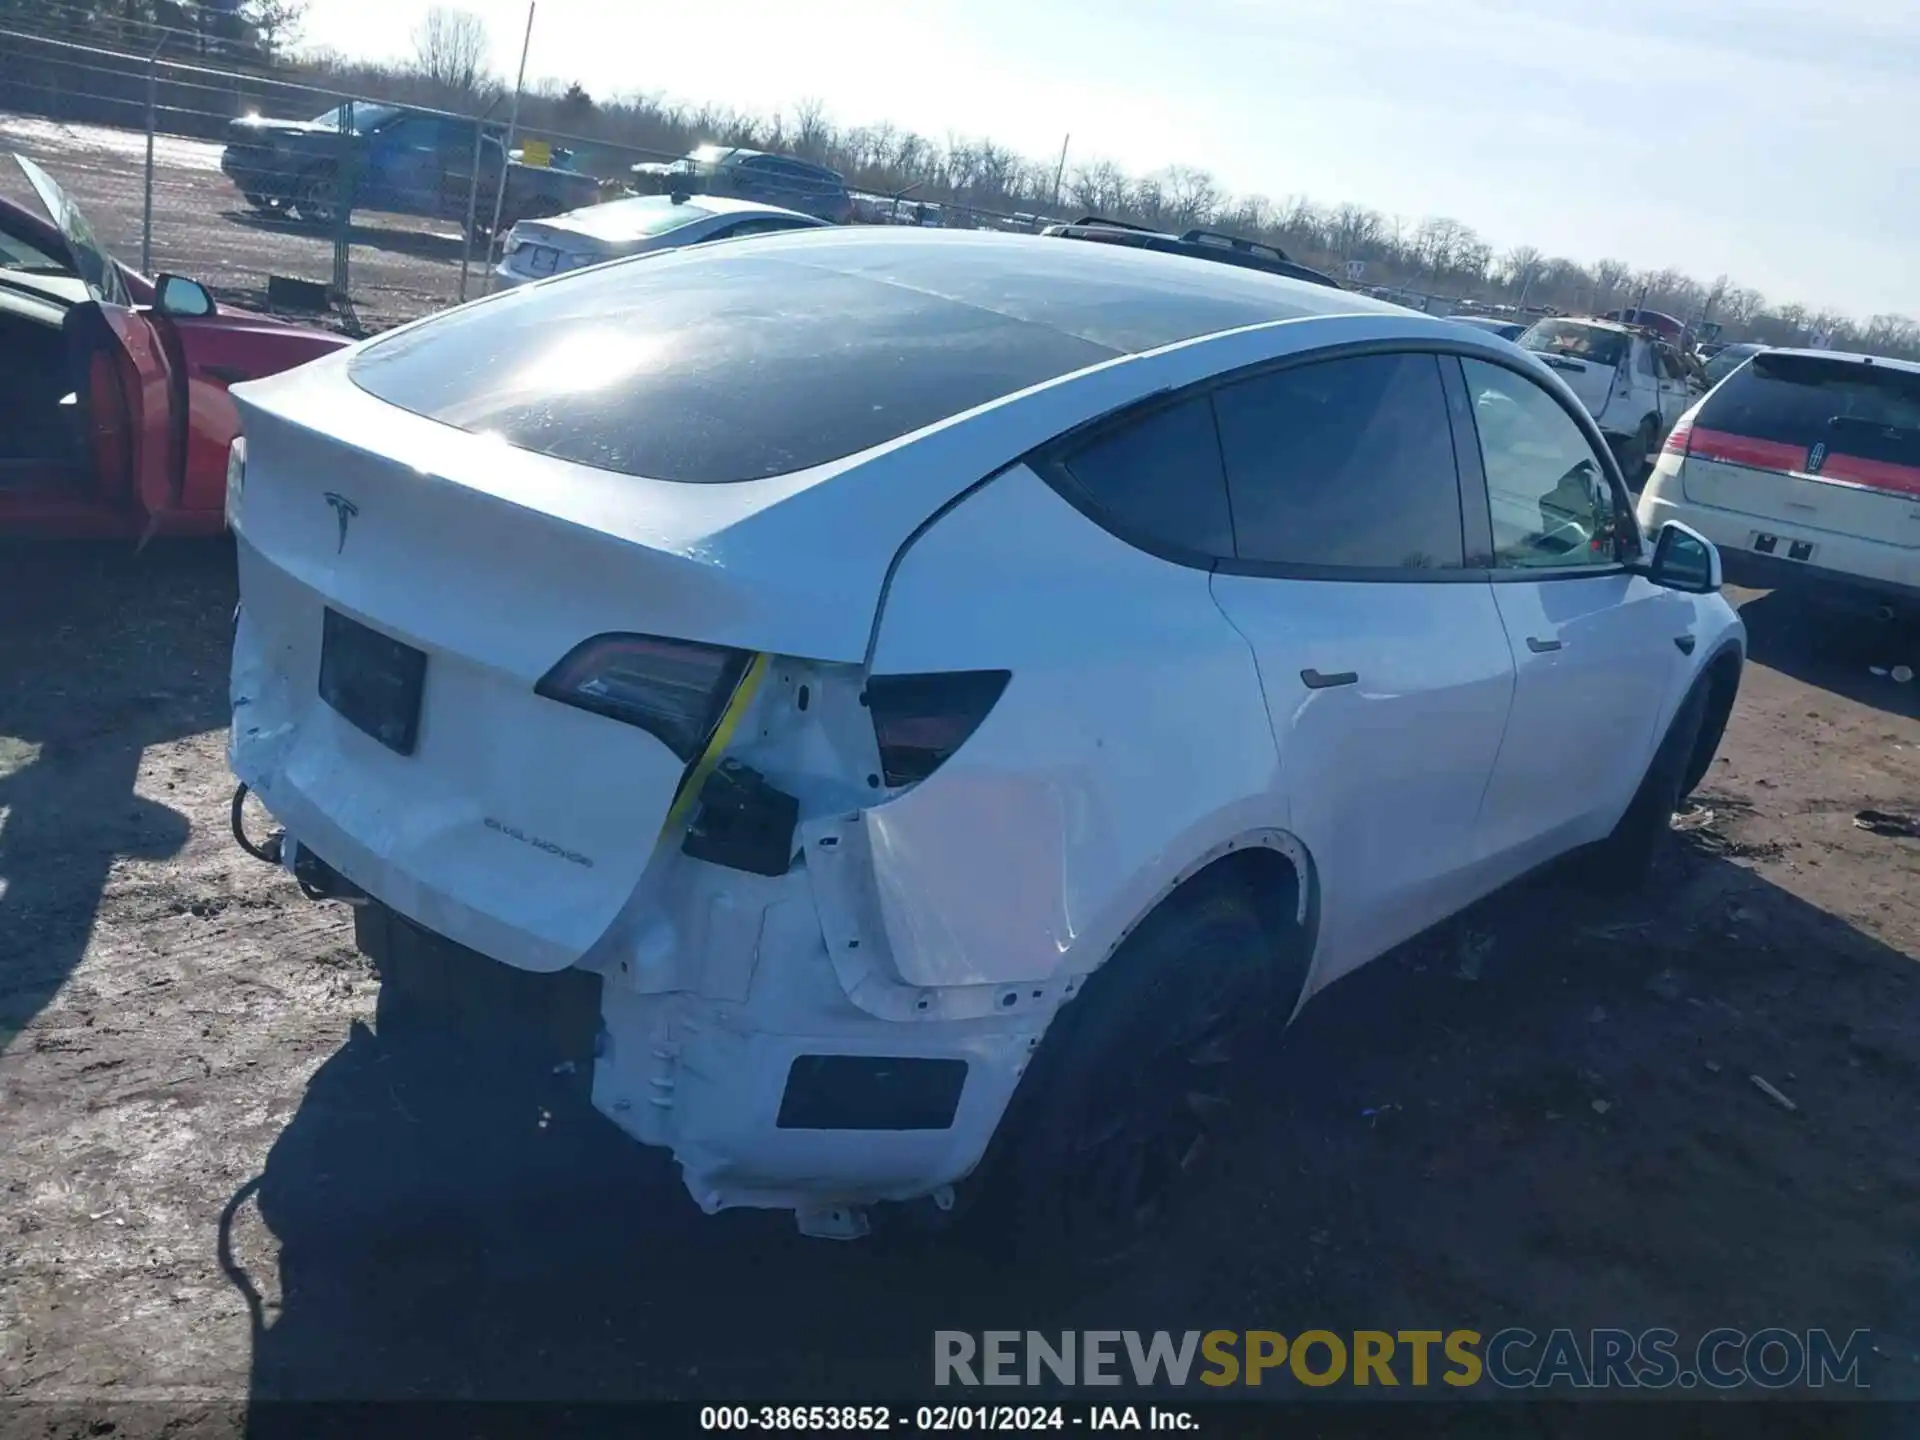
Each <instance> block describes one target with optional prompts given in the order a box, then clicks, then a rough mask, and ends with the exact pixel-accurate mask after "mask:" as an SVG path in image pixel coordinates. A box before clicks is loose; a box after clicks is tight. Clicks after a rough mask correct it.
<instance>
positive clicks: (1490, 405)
mask: <svg viewBox="0 0 1920 1440" xmlns="http://www.w3.org/2000/svg"><path fill="white" fill-rule="evenodd" d="M235 395H236V398H237V399H238V402H239V405H240V408H241V411H242V414H243V416H244V421H245V432H246V434H245V441H244V447H245V448H244V452H243V455H240V456H236V463H235V465H234V467H233V470H234V473H233V479H232V482H231V483H232V489H233V493H232V495H231V497H230V500H231V504H230V508H231V512H232V515H233V528H234V530H235V532H236V536H237V541H238V550H239V566H240V588H241V595H242V609H241V613H240V615H239V618H238V624H237V635H236V641H235V647H234V661H233V679H232V702H233V731H232V741H231V759H232V765H233V768H234V771H235V773H236V774H237V776H238V777H239V779H240V780H241V782H243V786H242V791H241V793H240V794H239V795H237V796H236V816H237V815H238V810H239V803H238V802H239V801H240V800H241V799H243V798H244V795H245V792H246V790H248V789H250V790H251V791H252V792H253V793H255V794H256V795H257V796H258V797H259V799H260V800H261V801H263V802H264V803H265V805H266V806H267V807H268V809H269V810H270V811H271V812H272V813H273V815H274V817H275V818H276V820H277V822H278V823H279V824H280V825H281V826H282V827H284V841H283V842H282V843H281V844H280V845H279V846H278V847H277V849H278V854H279V858H280V859H281V860H282V862H283V863H285V864H287V865H288V866H289V867H290V868H292V869H294V870H295V872H296V873H297V874H299V875H300V876H301V877H302V879H303V881H304V882H305V883H306V884H307V887H308V889H309V891H310V892H311V893H315V894H338V895H346V896H349V897H351V898H353V899H355V900H356V901H359V902H361V903H363V905H365V906H366V907H367V909H365V910H363V914H369V913H371V914H377V915H384V916H389V917H392V916H395V915H397V916H398V917H402V920H403V922H404V923H401V924H398V925H396V926H395V927H391V928H394V929H395V932H396V933H397V932H398V931H399V930H404V931H405V932H406V933H408V934H414V935H421V934H425V935H431V936H435V937H440V939H441V940H443V941H451V942H454V945H455V946H457V947H460V948H458V949H454V948H453V947H448V948H449V949H451V950H452V951H453V953H455V954H457V955H459V956H460V965H464V966H465V967H466V970H465V973H467V974H469V975H471V976H472V977H473V979H474V982H475V983H476V984H478V983H479V981H480V979H481V977H482V975H483V973H486V972H495V971H496V969H497V967H501V966H505V967H515V968H517V969H518V970H521V971H534V972H541V971H544V972H557V971H563V970H578V971H585V972H589V975H590V976H591V977H593V980H592V983H593V984H594V985H595V986H596V987H597V990H598V1016H597V1033H596V1034H595V1035H594V1037H593V1040H594V1043H593V1047H592V1053H593V1055H594V1059H593V1062H592V1097H593V1103H594V1104H595V1106H597V1107H598V1108H599V1109H600V1110H601V1111H602V1112H603V1113H604V1114H605V1115H606V1116H607V1117H609V1118H610V1119H611V1120H612V1121H613V1122H614V1123H615V1124H616V1125H618V1126H620V1127H622V1128H623V1129H625V1130H626V1131H628V1132H629V1133H630V1134H632V1135H633V1136H634V1137H635V1138H637V1139H639V1140H641V1141H644V1142H646V1143H648V1144H653V1145H662V1146H669V1147H671V1148H672V1151H673V1153H674V1154H675V1156H676V1157H677V1158H678V1161H679V1164H680V1167H681V1170H682V1173H683V1175H684V1178H685V1181H686V1184H687V1186H688V1188H689V1189H690V1191H691V1192H692V1194H693V1196H694V1198H695V1199H696V1200H697V1201H698V1203H699V1204H700V1205H701V1206H703V1207H705V1208H706V1209H708V1210H710V1211H712V1210H718V1209H721V1208H723V1207H728V1206H741V1205H746V1206H762V1207H776V1208H787V1209H791V1210H792V1211H794V1212H795V1213H796V1214H797V1216H798V1219H799V1222H800V1224H801V1227H802V1228H803V1229H804V1230H806V1231H808V1232H809V1233H816V1234H829V1235H853V1234H859V1233H863V1232H864V1230H865V1228H866V1225H867V1223H868V1213H869V1207H874V1206H877V1205H879V1204H880V1203H881V1202H889V1201H907V1200H920V1201H930V1202H931V1204H932V1205H933V1206H937V1207H938V1208H940V1209H942V1210H945V1209H949V1208H951V1207H952V1206H953V1205H954V1204H955V1202H956V1198H958V1200H960V1201H961V1202H964V1203H965V1204H970V1203H972V1201H973V1196H974V1195H975V1194H976V1193H984V1194H986V1195H988V1196H993V1195H1000V1196H1002V1197H1010V1201H1009V1203H1010V1204H1011V1208H1010V1209H1009V1210H1008V1211H1005V1212H1003V1213H1007V1214H1012V1215H1015V1216H1017V1217H1018V1224H1019V1226H1020V1227H1021V1228H1022V1231H1023V1233H1025V1234H1028V1235H1031V1236H1033V1237H1035V1238H1036V1239H1039V1240H1044V1241H1045V1242H1046V1243H1047V1244H1048V1245H1050V1246H1052V1247H1054V1248H1055V1250H1056V1251H1057V1252H1065V1253H1071V1254H1075V1255H1081V1256H1086V1257H1089V1258H1100V1257H1103V1256H1110V1255H1116V1254H1120V1253H1124V1252H1125V1250H1126V1249H1127V1248H1128V1246H1129V1244H1130V1243H1131V1241H1132V1239H1133V1237H1135V1236H1136V1235H1137V1234H1138V1233H1139V1232H1140V1230H1141V1228H1142V1227H1143V1226H1145V1225H1146V1224H1148V1223H1149V1222H1150V1221H1151V1219H1152V1218H1153V1217H1155V1216H1157V1215H1158V1214H1160V1213H1162V1210H1163V1201H1164V1199H1165V1198H1166V1196H1167V1195H1168V1194H1169V1193H1170V1192H1171V1187H1172V1186H1173V1184H1174V1182H1175V1181H1177V1180H1178V1179H1179V1178H1180V1177H1181V1176H1182V1175H1183V1174H1184V1173H1185V1172H1186V1171H1187V1170H1188V1169H1190V1168H1191V1166H1192V1164H1193V1162H1194V1160H1195V1158H1196V1157H1197V1155H1198V1154H1199V1151H1200V1149H1201V1145H1200V1141H1201V1139H1202V1138H1203V1135H1204V1128H1205V1125H1206V1122H1207V1119H1208V1116H1209V1114H1210V1113H1211V1110H1212V1107H1211V1106H1210V1105H1209V1104H1208V1103H1206V1101H1207V1093H1208V1089H1207V1085H1206V1084H1204V1083H1203V1082H1204V1081H1205V1080H1206V1079H1207V1077H1208V1075H1209V1073H1210V1070H1209V1067H1208V1066H1207V1065H1206V1064H1205V1063H1204V1062H1205V1061H1207V1060H1209V1059H1213V1058H1217V1057H1218V1056H1219V1055H1220V1054H1221V1053H1223V1048H1222V1047H1223V1046H1224V1044H1225V1043H1226V1041H1227V1040H1228V1039H1229V1038H1230V1035H1231V1033H1233V1032H1237V1031H1238V1030H1239V1029H1241V1028H1243V1027H1244V1026H1246V1025H1249V1024H1254V1023H1259V1022H1261V1021H1263V1020H1264V1021H1268V1022H1270V1023H1272V1024H1274V1025H1276V1026H1277V1025H1280V1024H1284V1023H1285V1022H1286V1021H1287V1020H1288V1019H1289V1018H1290V1016H1291V1015H1292V1014H1293V1013H1294V1011H1295V1010H1296V1008H1297V1007H1298V1005H1299V1003H1300V1002H1301V1001H1302V1000H1303V999H1304V998H1305V997H1306V996H1308V995H1310V994H1311V993H1312V992H1314V991H1315V990H1317V989H1319V988H1320V987H1322V986H1325V985H1327V984H1328V983H1330V982H1331V981H1333V980H1335V979H1337V978H1338V977H1339V976H1341V975H1342V974H1344V973H1346V972H1347V971H1349V970H1352V969H1353V968H1354V967H1355V966H1357V965H1359V964H1361V963H1362V962H1363V961H1366V960H1368V959H1370V958H1372V957H1374V956H1377V955H1379V954H1380V953H1382V952H1383V951H1385V950H1387V949H1388V948H1389V947H1391V946H1393V945H1395V944H1396V943H1398V942H1400V941H1403V940H1406V939H1407V938H1409V937H1410V936H1412V935H1414V934H1415V933H1417V932H1418V931H1420V930H1422V929H1423V928H1425V927H1428V926H1430V925H1432V924H1434V923H1435V922H1436V921H1439V920H1440V919H1442V918H1443V917H1445V916H1447V915H1449V914H1450V913H1452V912H1454V911H1457V910H1459V909H1461V908H1462V907H1463V906H1465V905H1467V904H1468V903H1469V902H1471V901H1473V900H1475V899H1476V898H1478V897H1480V896H1483V895H1485V894H1487V893H1488V892H1489V891H1492V890H1493V889H1495V888H1496V887H1498V886H1500V885H1502V884H1504V883H1506V882H1508V881H1510V880H1512V879H1514V878H1515V877H1516V876H1519V875H1521V874H1522V873H1523V872H1527V871H1530V870H1533V869H1535V868H1536V867H1539V866H1541V865H1542V864H1544V863H1545V862H1548V861H1550V860H1553V859H1555V858H1556V857H1559V856H1561V855H1564V854H1566V853H1567V852H1570V851H1574V850H1576V849H1582V850H1583V851H1584V852H1585V853H1583V855H1582V857H1581V860H1580V863H1582V864H1584V865H1585V866H1586V867H1587V868H1588V869H1589V870H1590V871H1591V872H1592V873H1593V874H1595V875H1596V876H1603V877H1605V878H1606V879H1607V880H1609V881H1611V882H1620V881H1630V880H1632V879H1633V878H1635V877H1636V876H1637V875H1638V874H1639V873H1640V871H1641V870H1643V869H1644V867H1645V864H1646V861H1647V858H1648V856H1649V855H1650V853H1651V852H1652V849H1653V847H1654V845H1655V843H1656V841H1657V840H1658V839H1659V837H1660V836H1662V835H1663V834H1664V832H1665V831H1666V828H1667V822H1668V819H1669V817H1670V815H1671V812H1672V811H1673V809H1674V807H1675V805H1676V803H1677V802H1678V800H1679V798H1680V797H1681V796H1682V795H1683V794H1684V793H1685V792H1687V791H1688V790H1689V789H1691V787H1692V786H1693V785H1694V783H1695V782H1696V781H1697V780H1698V779H1699V777H1700V775H1701V774H1702V773H1703V771H1704V770H1705V768H1706V766H1707V764H1708V762H1709V761H1710V759H1711V757H1712V754H1713V751H1714V748H1715V746H1716V745H1717V743H1718V741H1719V737H1720V733H1721V729H1722V726H1723V725H1724V723H1725V720H1726V715H1727V711H1728V709H1729V708H1730V706H1731V704H1732V702H1733V698H1734V694H1735V690H1736V687H1737V685H1738V681H1739V675H1740V667H1741V663H1742V655H1743V647H1744V631H1743V629H1742V627H1741V625H1740V622H1739V620H1738V619H1737V617H1736V616H1735V615H1734V613H1733V611H1732V610H1731V609H1730V608H1729V606H1728V605H1727V604H1726V603H1725V601H1724V600H1723V599H1722V598H1721V596H1720V595H1719V594H1718V593H1717V590H1718V586H1719V559H1718V555H1717V552H1715V550H1714V549H1713V547H1712V546H1711V545H1710V544H1708V543H1707V542H1706V541H1704V540H1702V539H1701V538H1699V537H1698V536H1697V535H1695V534H1694V533H1693V532H1691V531H1689V530H1687V529H1685V528H1684V527H1681V526H1672V527H1669V528H1667V529H1666V530H1664V531H1663V532H1662V534H1661V535H1660V536H1659V538H1658V543H1657V544H1651V545H1650V544H1649V543H1648V542H1647V540H1646V539H1645V537H1643V536H1642V535H1641V534H1640V532H1639V530H1638V528H1637V525H1636V522H1635V519H1634V514H1633V510H1632V507H1631V505H1630V504H1629V502H1628V498H1627V494H1626V492H1625V490H1624V488H1623V487H1622V484H1621V479H1620V475H1619V472H1618V470H1617V467H1616V466H1615V463H1614V461H1613V459H1612V457H1611V455H1610V454H1609V451H1608V448H1607V446H1606V444H1605V442H1604V440H1603V438H1602V436H1601V435H1600V433H1599V431H1598V430H1597V429H1596V428H1595V426H1594V424H1593V421H1592V420H1591V419H1590V418H1589V417H1588V416H1587V414H1586V412H1585V411H1584V410H1583V409H1582V407H1581V405H1580V402H1579V400H1578V399H1577V398H1576V397H1575V396H1574V395H1573V394H1572V392H1571V391H1569V390H1568V389H1567V387H1566V386H1565V385H1564V384H1563V383H1561V381H1560V380H1559V379H1558V378H1557V377H1556V376H1555V375H1554V374H1553V372H1552V371H1550V370H1548V369H1547V368H1546V367H1545V366H1543V365H1541V364H1540V363H1538V362H1537V361H1536V360H1534V359H1532V358H1531V357H1529V356H1527V355H1525V354H1523V353H1521V352H1519V351H1517V350H1516V349H1515V348H1514V347H1513V346H1511V345H1508V344H1506V343H1504V342H1502V341H1500V340H1498V339H1496V338H1495V337H1493V336H1490V335H1487V336H1483V335H1479V334H1476V333H1475V332H1472V331H1470V330H1467V329H1465V328H1464V327H1461V326H1458V325H1455V324H1451V323H1449V322H1447V321H1444V320H1436V319H1430V318H1427V317H1424V316H1420V315H1416V314H1413V313H1411V312H1409V311H1405V310H1402V309H1399V308H1396V307H1393V306H1389V305H1385V304H1381V303H1377V302H1374V301H1370V300H1366V299H1363V298H1360V297H1358V296H1355V295H1352V294H1347V293H1343V292H1340V291H1337V290H1331V289H1328V288H1326V287H1324V286H1317V285H1309V284H1304V283H1300V282H1296V281H1290V280H1286V279H1281V278H1277V277H1273V276H1268V275H1264V274H1260V273H1257V272H1252V271H1248V270H1244V269H1239V268H1235V267H1230V266H1225V265H1216V264H1211V263H1207V262H1204V261H1200V260H1194V259H1188V258H1184V257H1173V256H1164V255H1159V254H1154V253H1151V252H1142V251H1136V250H1131V249H1122V248H1118V247H1104V246H1093V245H1085V246H1079V245H1075V246H1062V245H1057V244H1053V243H1051V242H1048V241H1045V240H1039V239H1034V238H1031V237H1019V236H1003V235H984V234H945V233H937V232H933V233H929V232H919V231H913V230H900V229H891V228H889V229H885V230H874V231H866V232H860V231H825V230H822V231H813V232H801V233H798V234H794V235H785V236H778V237H770V238H767V239H755V240H746V241H741V242H739V243H736V244H731V245H726V246H715V247H711V248H707V249H700V248H695V249H692V250H687V251H682V252H678V253H674V254H669V255H664V256H657V257H651V258H646V259H642V260H635V261H628V262H621V263H616V264H613V265H609V266H605V267H601V268H599V269H596V270H593V271H588V272H584V273H582V274H579V275H573V276H567V277H564V278H561V279H557V280H553V281H546V282H541V283H538V284H535V285H531V286H528V287H525V288H523V289H519V290H516V291H513V292H511V293H508V294H504V295H500V296H496V297H492V298H489V299H487V300H484V301H481V302H480V303H478V304H474V305H469V306H467V307H465V308H462V309H459V310H455V311H452V312H450V313H447V314H443V315H439V316H436V317H433V318H431V319H428V320H425V321H422V322H420V323H419V324H416V325H413V326H410V327H408V328H406V329H403V330H400V331H396V332H394V333H391V334H389V335H386V336H383V337H381V338H379V339H376V340H374V341H372V342H371V343H368V344H366V345H363V346H360V347H358V348H356V349H354V350H352V351H348V352H343V353H342V354H341V355H339V356H337V357H332V358H327V359H322V360H320V361H317V362H315V363H313V364H310V365H308V366H306V367H304V368H302V369H300V370H296V371H294V372H291V373H289V374H286V375H283V376H279V377H277V378H274V379H271V380H264V381H260V382H256V383H254V384H251V385H247V386H242V387H239V388H238V389H237V390H236V391H235ZM239 828H241V827H239V826H238V824H236V829H239ZM250 843H252V842H250ZM254 848H255V849H256V850H262V847H260V846H259V845H257V844H255V845H254ZM262 853H271V852H265V851H264V850H262ZM376 928H377V927H376ZM397 950H398V947H396V953H395V954H392V955H382V956H379V957H377V958H378V959H379V961H380V963H381V965H382V966H383V970H384V967H388V966H393V967H399V966H402V965H403V963H404V961H403V959H402V957H401V956H400V955H399V954H398V953H397ZM470 952H478V953H477V954H473V953H470ZM482 957H487V958H482ZM460 973H462V972H461V971H460V969H459V967H458V966H456V967H455V971H454V983H455V984H456V985H457V984H458V983H459V980H458V977H459V974H460ZM578 978H580V977H576V979H578ZM990 1140H991V1141H993V1145H992V1147H991V1151H990V1149H989V1141H990ZM984 1203H991V1202H984Z"/></svg>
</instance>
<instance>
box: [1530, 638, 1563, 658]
mask: <svg viewBox="0 0 1920 1440" xmlns="http://www.w3.org/2000/svg"><path fill="white" fill-rule="evenodd" d="M1559 648H1560V642H1559V641H1558V640H1542V639H1541V638H1540V637H1539V636H1538V635H1529V636H1527V649H1529V650H1531V651H1532V652H1533V653H1534V654H1536V655H1548V654H1551V653H1552V652H1553V651H1555V650H1558V649H1559Z"/></svg>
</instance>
